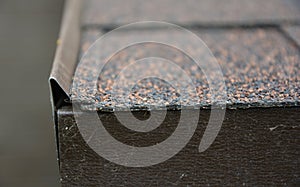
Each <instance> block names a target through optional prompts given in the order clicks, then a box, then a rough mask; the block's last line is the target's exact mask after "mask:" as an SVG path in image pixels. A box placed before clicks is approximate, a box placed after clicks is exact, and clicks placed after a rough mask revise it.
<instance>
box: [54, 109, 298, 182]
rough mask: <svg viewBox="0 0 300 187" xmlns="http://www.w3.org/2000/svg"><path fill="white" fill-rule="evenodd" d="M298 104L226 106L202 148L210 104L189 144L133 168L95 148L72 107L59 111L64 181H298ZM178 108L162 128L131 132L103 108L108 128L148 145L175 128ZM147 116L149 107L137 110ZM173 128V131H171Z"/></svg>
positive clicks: (102, 116)
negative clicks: (163, 159) (202, 149)
mask: <svg viewBox="0 0 300 187" xmlns="http://www.w3.org/2000/svg"><path fill="white" fill-rule="evenodd" d="M299 112H300V108H299V107H291V108H252V109H247V110H241V109H238V110H230V109H227V110H226V116H225V120H224V122H223V125H222V129H221V131H220V132H219V134H218V136H217V138H216V140H215V142H214V143H213V144H212V145H211V147H210V148H209V149H208V150H207V151H205V152H202V153H199V152H198V151H197V146H198V145H199V142H200V140H201V137H202V136H203V132H204V129H205V127H206V123H207V120H208V118H209V115H210V110H201V112H200V116H199V122H198V127H197V130H196V132H195V133H194V136H193V137H192V139H191V140H190V142H189V143H188V145H187V146H186V147H185V148H184V149H183V150H181V151H180V152H179V153H178V154H177V155H175V156H174V157H173V158H171V159H169V160H168V161H166V162H163V163H160V164H158V165H154V166H151V167H146V168H130V167H124V166H120V165H117V164H114V163H112V162H109V161H107V160H105V159H104V158H102V157H101V156H99V155H98V154H97V153H95V152H94V151H93V150H92V149H91V148H90V147H89V146H88V145H87V144H86V142H85V141H84V139H83V138H82V136H81V134H80V131H79V130H78V127H77V124H76V121H75V118H74V113H73V111H72V108H71V107H63V108H62V109H60V110H59V112H58V129H59V138H60V143H59V149H60V154H61V157H62V158H63V159H61V161H60V162H61V163H60V173H61V183H62V186H145V185H146V186H148V185H149V186H207V185H208V184H209V185H211V186H297V185H299V182H300V181H299V176H300V170H299V163H300V157H299V148H300V147H299V145H300V139H299V131H300V126H299V123H300V118H299ZM179 113H180V112H179V111H169V112H168V113H167V116H166V120H165V121H164V122H163V123H162V125H161V126H160V127H159V128H160V129H159V133H157V132H158V131H155V132H149V133H140V132H132V131H129V129H126V128H125V127H124V126H123V125H122V124H120V122H118V120H117V119H116V117H115V116H114V114H113V113H102V112H99V113H98V114H99V118H100V119H101V120H102V123H103V125H104V126H105V128H106V130H107V131H108V132H110V133H111V135H112V136H113V137H115V138H116V139H118V140H119V141H121V142H124V143H126V144H128V145H132V146H149V145H154V144H156V143H157V142H160V141H162V140H164V138H167V137H168V136H169V135H170V133H172V129H174V128H176V125H177V121H178V120H179V117H180V114H179ZM135 116H137V117H143V116H144V112H142V111H139V112H136V113H135ZM170 131H171V132H170Z"/></svg>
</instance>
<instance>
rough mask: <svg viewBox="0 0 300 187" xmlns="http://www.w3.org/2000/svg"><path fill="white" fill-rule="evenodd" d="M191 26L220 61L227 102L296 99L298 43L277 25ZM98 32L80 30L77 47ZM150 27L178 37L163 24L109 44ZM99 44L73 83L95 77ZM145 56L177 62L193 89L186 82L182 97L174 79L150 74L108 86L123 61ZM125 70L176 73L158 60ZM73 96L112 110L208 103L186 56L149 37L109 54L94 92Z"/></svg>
mask: <svg viewBox="0 0 300 187" xmlns="http://www.w3.org/2000/svg"><path fill="white" fill-rule="evenodd" d="M192 31H193V32H194V33H196V34H197V35H198V36H199V37H200V38H201V39H203V41H204V42H205V43H206V44H207V45H208V47H209V48H210V50H211V51H212V52H213V54H214V56H215V57H216V59H217V61H218V62H219V64H220V66H221V69H222V72H223V75H224V79H225V84H226V90H227V96H228V98H227V106H228V107H232V108H236V107H242V108H247V107H253V106H254V107H257V106H262V107H265V106H266V107H270V106H298V105H299V100H300V90H299V88H300V82H299V80H300V53H299V49H298V48H297V46H295V45H294V43H291V42H290V40H288V39H287V38H286V37H285V36H284V35H283V34H282V33H281V32H280V31H279V30H278V29H276V28H252V29H250V28H240V29H238V28H234V29H197V30H192ZM129 32H130V34H129ZM99 33H100V31H97V30H93V29H91V30H87V31H85V32H84V35H83V36H84V37H83V41H82V49H81V53H83V52H84V51H86V49H87V48H88V46H89V45H90V44H91V43H92V42H93V41H95V39H96V38H97V36H99ZM152 33H154V34H158V35H159V36H161V37H169V38H170V40H172V39H173V40H176V39H178V38H180V35H172V34H170V33H169V32H166V31H165V30H164V29H156V30H155V29H154V30H133V31H126V32H120V33H118V34H117V35H115V36H114V37H115V42H114V45H116V46H117V45H118V41H120V40H127V39H129V38H130V37H135V35H139V36H141V35H150V34H152ZM172 37H173V38H172ZM181 42H185V41H181ZM186 46H187V47H188V48H189V53H201V52H202V51H201V49H200V51H199V49H196V48H193V46H189V44H187V45H186ZM107 47H111V46H107ZM103 50H104V49H101V50H100V49H97V48H96V49H95V50H91V51H92V52H91V53H90V55H89V56H88V57H87V58H85V59H84V60H86V61H90V64H91V65H90V66H88V67H85V68H84V69H82V71H79V77H77V78H78V79H76V82H77V84H76V86H82V85H85V86H87V85H89V82H90V80H92V79H96V78H97V77H95V76H94V75H92V73H91V72H94V71H95V69H96V68H97V67H95V65H94V64H95V63H93V62H94V60H95V59H97V58H98V57H99V55H101V52H102V51H103ZM151 56H155V57H162V58H166V59H168V60H171V61H173V62H175V63H176V64H177V65H179V66H180V68H182V69H183V70H184V71H185V72H186V73H187V74H188V76H189V77H190V78H191V79H192V81H193V83H194V85H195V88H196V90H197V94H193V93H191V91H190V90H191V89H190V88H187V89H186V90H185V91H183V92H186V93H187V95H188V97H182V96H181V95H183V94H182V92H180V90H177V89H176V87H177V86H178V85H172V86H171V85H169V84H168V83H166V82H163V81H161V80H158V79H154V78H151V79H144V80H142V81H140V82H138V83H137V84H136V85H135V86H134V87H133V89H132V90H131V92H130V93H129V94H128V93H126V91H128V88H127V87H125V86H124V87H120V88H119V89H117V92H112V91H113V88H112V85H113V83H114V80H115V79H116V76H117V75H118V74H119V73H120V71H121V70H123V69H124V68H125V67H126V65H128V64H129V63H133V62H134V61H136V60H138V59H141V58H145V57H151ZM131 71H132V74H133V73H134V72H142V71H148V72H150V74H153V75H155V74H156V73H157V72H159V71H165V72H166V74H168V73H169V74H170V72H172V73H171V74H170V75H169V76H173V77H180V76H181V75H180V74H176V73H175V71H173V70H170V69H167V67H166V68H165V67H163V66H162V67H160V68H157V67H145V66H138V65H136V66H133V67H132V69H131ZM173 72H174V73H173ZM167 76H168V75H167ZM123 78H124V77H123ZM127 78H128V77H127ZM124 79H126V78H124ZM178 79H179V78H178ZM121 81H122V79H121ZM179 84H180V83H179ZM113 94H115V95H117V96H118V95H119V96H122V97H124V98H125V101H123V102H121V103H120V102H115V100H114V99H115V97H112V95H113ZM126 94H127V95H126ZM73 98H80V99H81V101H84V102H88V101H89V100H93V101H95V102H96V108H97V109H98V110H112V109H114V107H116V106H117V105H127V106H130V108H147V107H148V108H149V107H150V106H163V105H167V106H199V105H200V107H204V106H209V105H210V104H211V102H212V101H211V94H210V92H209V86H208V84H207V81H206V78H205V76H204V74H203V73H202V72H201V70H200V69H199V68H198V67H197V66H196V65H195V63H194V62H193V61H192V60H191V59H190V58H188V57H187V56H186V55H184V54H183V53H182V52H180V51H178V50H176V49H174V48H170V47H168V46H164V45H158V44H151V43H150V44H149V43H148V44H145V45H135V46H131V47H128V48H127V49H125V50H123V51H121V52H120V53H117V54H116V55H114V56H113V57H112V58H111V59H110V60H109V61H108V63H107V64H106V65H105V67H104V69H103V71H102V73H101V75H100V76H99V77H98V89H97V91H96V95H94V94H93V93H91V92H88V91H86V90H85V89H82V90H80V91H79V92H74V93H73Z"/></svg>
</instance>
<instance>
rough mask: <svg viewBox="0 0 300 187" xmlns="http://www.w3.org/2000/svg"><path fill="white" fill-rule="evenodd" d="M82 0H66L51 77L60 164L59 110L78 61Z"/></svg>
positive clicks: (52, 102)
mask: <svg viewBox="0 0 300 187" xmlns="http://www.w3.org/2000/svg"><path fill="white" fill-rule="evenodd" d="M80 12H81V0H66V1H65V5H64V14H63V19H62V23H61V30H60V33H59V38H58V39H57V48H56V52H55V58H54V62H53V65H52V70H51V73H50V77H49V87H50V100H51V105H52V117H53V122H54V130H55V136H56V144H57V155H58V156H57V159H58V164H60V152H59V148H58V147H59V137H58V127H57V126H58V121H57V110H58V109H59V108H60V107H61V106H63V105H65V104H66V101H67V100H69V91H70V86H71V80H72V76H73V70H74V67H75V65H76V63H77V52H78V48H79V40H80V24H79V21H78V20H79V17H80Z"/></svg>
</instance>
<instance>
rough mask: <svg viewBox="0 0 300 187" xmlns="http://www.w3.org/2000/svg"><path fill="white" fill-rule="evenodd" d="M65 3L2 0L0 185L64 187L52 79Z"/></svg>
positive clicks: (49, 0)
mask: <svg viewBox="0 0 300 187" xmlns="http://www.w3.org/2000/svg"><path fill="white" fill-rule="evenodd" d="M62 8H63V0H27V1H22V0H0V85H1V92H0V101H1V107H0V186H51V187H53V186H59V175H58V165H57V160H56V151H55V149H56V148H55V137H54V133H53V123H52V118H51V107H50V103H49V89H48V84H47V79H48V75H49V71H50V68H51V65H52V61H53V56H54V52H55V47H56V39H57V37H58V32H59V26H60V22H61V14H62Z"/></svg>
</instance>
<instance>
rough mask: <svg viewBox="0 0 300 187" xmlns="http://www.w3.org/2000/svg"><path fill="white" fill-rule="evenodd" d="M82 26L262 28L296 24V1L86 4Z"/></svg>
mask: <svg viewBox="0 0 300 187" xmlns="http://www.w3.org/2000/svg"><path fill="white" fill-rule="evenodd" d="M85 2H86V3H85V9H84V14H83V24H96V25H123V24H128V23H132V22H136V21H148V20H151V21H152V20H157V21H167V22H172V23H177V24H183V25H186V24H195V23H196V24H209V25H218V24H221V25H227V24H246V25H247V24H261V23H278V22H281V21H299V19H300V9H299V2H297V0H268V1H262V0H251V1H249V0H223V1H219V0H202V1H199V0H185V1H181V0H152V1H140V0H126V3H124V1H123V0H100V1H99V0H88V1H85Z"/></svg>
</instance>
